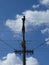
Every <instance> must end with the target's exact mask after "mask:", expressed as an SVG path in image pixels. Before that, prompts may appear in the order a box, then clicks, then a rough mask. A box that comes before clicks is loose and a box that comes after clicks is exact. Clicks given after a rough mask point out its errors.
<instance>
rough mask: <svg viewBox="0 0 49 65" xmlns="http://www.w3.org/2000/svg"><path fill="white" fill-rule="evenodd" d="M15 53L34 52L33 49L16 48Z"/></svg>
mask: <svg viewBox="0 0 49 65" xmlns="http://www.w3.org/2000/svg"><path fill="white" fill-rule="evenodd" d="M14 52H15V53H23V52H25V53H34V51H33V50H26V51H23V50H16V51H14Z"/></svg>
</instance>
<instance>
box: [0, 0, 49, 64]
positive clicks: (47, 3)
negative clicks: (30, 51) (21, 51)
mask: <svg viewBox="0 0 49 65" xmlns="http://www.w3.org/2000/svg"><path fill="white" fill-rule="evenodd" d="M23 15H25V16H26V21H25V22H26V24H25V25H26V35H25V37H26V47H27V49H34V48H36V47H37V46H38V45H40V44H42V43H44V45H43V46H42V47H40V48H38V47H37V48H36V49H34V54H33V55H32V56H31V55H30V54H29V55H28V57H31V59H32V58H33V60H34V58H35V62H34V61H33V60H32V62H33V63H34V64H31V65H38V63H39V65H49V0H21V1H20V0H5V1H4V0H0V64H1V65H6V64H4V63H3V62H6V60H7V62H8V60H9V59H8V57H10V55H11V58H10V59H13V58H12V57H14V58H15V54H13V53H14V49H13V48H15V49H16V50H17V49H22V48H21V42H22V33H21V29H22V20H21V19H22V17H23ZM1 40H4V42H7V44H9V45H10V46H11V47H12V48H10V47H9V46H7V45H6V44H5V43H4V42H3V41H1ZM10 53H11V54H10ZM8 54H9V55H8ZM5 56H6V59H4V60H2V59H3V57H5ZM18 57H19V60H20V58H21V55H18ZM16 58H17V57H16ZM12 61H13V60H12ZM7 62H6V63H7ZM15 62H16V61H15ZM20 62H21V61H20ZM28 62H30V63H31V61H29V60H28V61H27V63H28ZM36 62H37V63H36ZM8 63H9V62H8ZM13 63H14V61H13ZM18 63H19V62H18ZM16 64H17V63H16ZM8 65H10V63H9V64H8ZM11 65H12V63H11ZM13 65H15V64H13ZM27 65H28V64H27Z"/></svg>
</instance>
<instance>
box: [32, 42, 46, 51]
mask: <svg viewBox="0 0 49 65" xmlns="http://www.w3.org/2000/svg"><path fill="white" fill-rule="evenodd" d="M45 42H46V41H44V42H43V43H41V44H39V45H37V46H36V47H35V48H33V49H34V50H36V49H38V48H40V47H42V46H44V45H45Z"/></svg>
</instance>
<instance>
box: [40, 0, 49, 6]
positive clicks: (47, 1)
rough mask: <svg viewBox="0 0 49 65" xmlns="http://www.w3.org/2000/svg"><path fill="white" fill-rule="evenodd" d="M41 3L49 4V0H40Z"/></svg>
mask: <svg viewBox="0 0 49 65" xmlns="http://www.w3.org/2000/svg"><path fill="white" fill-rule="evenodd" d="M40 3H41V4H44V5H49V0H40Z"/></svg>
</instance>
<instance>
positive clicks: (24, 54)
mask: <svg viewBox="0 0 49 65" xmlns="http://www.w3.org/2000/svg"><path fill="white" fill-rule="evenodd" d="M22 22H23V25H22V35H23V40H22V44H21V46H22V50H16V51H15V53H22V54H23V65H26V53H32V54H33V50H26V40H25V16H23V18H22Z"/></svg>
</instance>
